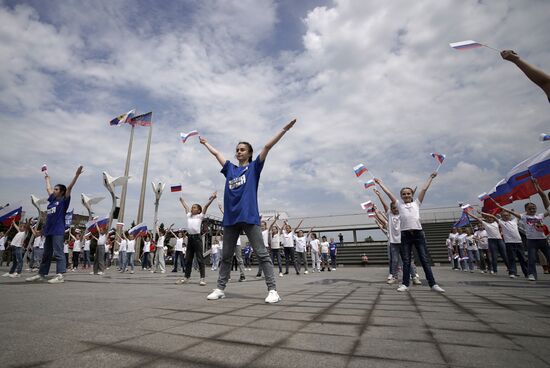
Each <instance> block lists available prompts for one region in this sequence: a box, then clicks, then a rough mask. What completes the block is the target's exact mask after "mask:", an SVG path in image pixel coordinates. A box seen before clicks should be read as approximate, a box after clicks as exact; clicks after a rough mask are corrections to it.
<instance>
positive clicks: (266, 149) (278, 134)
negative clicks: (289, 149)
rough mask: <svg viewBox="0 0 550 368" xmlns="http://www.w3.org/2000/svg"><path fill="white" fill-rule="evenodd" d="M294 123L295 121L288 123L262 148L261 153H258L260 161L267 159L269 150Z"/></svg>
mask: <svg viewBox="0 0 550 368" xmlns="http://www.w3.org/2000/svg"><path fill="white" fill-rule="evenodd" d="M295 123H296V119H294V120H292V121H291V122H290V123H288V124H287V125H285V126H284V127H283V129H281V130H280V131H279V132H278V133H277V134H275V136H274V137H273V138H271V139H270V140H269V141H268V142H267V143H266V144H265V146H264V148H263V149H262V151H261V152H260V161H265V158H266V157H267V154H268V153H269V150H271V149H272V148H273V146H274V145H276V144H277V142H279V140H281V138H283V135H285V133H286V132H288V131H289V130H290V128H292V127H293V126H294V124H295Z"/></svg>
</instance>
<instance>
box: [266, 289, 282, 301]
mask: <svg viewBox="0 0 550 368" xmlns="http://www.w3.org/2000/svg"><path fill="white" fill-rule="evenodd" d="M280 301H281V297H280V296H279V293H277V290H269V293H268V294H267V297H266V298H265V302H266V303H270V304H272V303H277V302H280Z"/></svg>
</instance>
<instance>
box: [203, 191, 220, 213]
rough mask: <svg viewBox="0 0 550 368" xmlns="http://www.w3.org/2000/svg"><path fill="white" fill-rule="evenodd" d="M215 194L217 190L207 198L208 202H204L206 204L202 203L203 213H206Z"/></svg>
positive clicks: (216, 194)
mask: <svg viewBox="0 0 550 368" xmlns="http://www.w3.org/2000/svg"><path fill="white" fill-rule="evenodd" d="M217 196H218V192H214V193H212V195H211V196H210V198H208V202H206V204H205V205H204V207H203V210H202V213H203V215H206V211H208V207H210V205H211V204H212V202H213V201H214V199H216V197H217Z"/></svg>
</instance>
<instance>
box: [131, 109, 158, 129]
mask: <svg viewBox="0 0 550 368" xmlns="http://www.w3.org/2000/svg"><path fill="white" fill-rule="evenodd" d="M152 121H153V112H148V113H146V114H141V115H138V116H136V117H133V118H131V119H130V120H129V121H128V123H130V124H132V125H141V126H150V125H151V122H152Z"/></svg>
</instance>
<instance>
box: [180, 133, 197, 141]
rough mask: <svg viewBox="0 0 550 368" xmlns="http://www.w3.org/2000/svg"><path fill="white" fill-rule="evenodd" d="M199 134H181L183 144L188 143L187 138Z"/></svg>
mask: <svg viewBox="0 0 550 368" xmlns="http://www.w3.org/2000/svg"><path fill="white" fill-rule="evenodd" d="M198 134H199V132H198V131H196V130H192V131H190V132H189V133H187V134H186V133H180V137H181V143H185V142H186V141H187V138H189V137H192V136H194V135H198Z"/></svg>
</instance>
